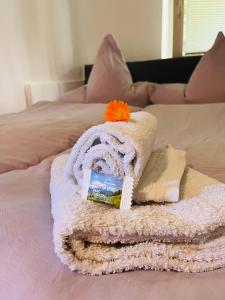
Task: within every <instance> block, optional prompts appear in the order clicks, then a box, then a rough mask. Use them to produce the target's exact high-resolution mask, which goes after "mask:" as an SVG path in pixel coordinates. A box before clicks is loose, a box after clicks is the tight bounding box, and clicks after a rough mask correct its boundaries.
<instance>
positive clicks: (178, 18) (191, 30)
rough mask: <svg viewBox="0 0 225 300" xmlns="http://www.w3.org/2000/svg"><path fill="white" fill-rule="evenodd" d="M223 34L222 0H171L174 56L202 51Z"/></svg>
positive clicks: (224, 14)
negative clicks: (221, 32) (172, 6)
mask: <svg viewBox="0 0 225 300" xmlns="http://www.w3.org/2000/svg"><path fill="white" fill-rule="evenodd" d="M219 31H223V33H224V34H225V0H174V31H173V35H174V37H173V48H174V49H173V55H174V56H181V55H195V54H200V53H204V52H205V51H207V50H208V49H209V48H211V46H212V45H213V42H214V40H215V38H216V36H217V33H218V32H219Z"/></svg>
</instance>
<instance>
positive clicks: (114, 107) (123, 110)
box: [104, 99, 130, 122]
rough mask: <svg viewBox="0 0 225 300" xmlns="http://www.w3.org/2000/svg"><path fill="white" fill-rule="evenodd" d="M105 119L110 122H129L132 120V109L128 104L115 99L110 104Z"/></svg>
mask: <svg viewBox="0 0 225 300" xmlns="http://www.w3.org/2000/svg"><path fill="white" fill-rule="evenodd" d="M104 117H105V120H106V121H109V122H118V121H124V122H128V121H129V119H130V107H129V106H128V104H127V103H126V102H124V101H122V100H116V99H114V100H112V101H110V102H109V103H108V105H107V108H106V111H105V113H104Z"/></svg>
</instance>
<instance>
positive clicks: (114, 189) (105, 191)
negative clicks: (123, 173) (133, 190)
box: [87, 171, 123, 208]
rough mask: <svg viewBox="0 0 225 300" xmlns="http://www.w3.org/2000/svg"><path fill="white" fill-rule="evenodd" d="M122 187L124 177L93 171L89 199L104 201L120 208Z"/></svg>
mask: <svg viewBox="0 0 225 300" xmlns="http://www.w3.org/2000/svg"><path fill="white" fill-rule="evenodd" d="M122 187H123V179H121V178H119V177H117V176H113V175H106V174H103V173H98V172H95V171H92V172H91V178H90V185H89V189H88V196H87V199H88V200H90V201H95V202H103V203H106V204H110V205H113V206H114V207H116V208H119V207H120V201H121V196H122Z"/></svg>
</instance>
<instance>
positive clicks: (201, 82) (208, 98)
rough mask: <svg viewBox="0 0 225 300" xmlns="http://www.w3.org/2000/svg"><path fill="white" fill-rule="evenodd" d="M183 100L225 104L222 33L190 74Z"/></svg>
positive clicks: (224, 54) (224, 48) (224, 41)
mask: <svg viewBox="0 0 225 300" xmlns="http://www.w3.org/2000/svg"><path fill="white" fill-rule="evenodd" d="M185 98H186V99H187V101H188V102H194V103H210V102H225V37H224V35H223V33H222V32H219V33H218V35H217V38H216V41H215V43H214V45H213V46H212V48H211V49H210V50H209V51H208V52H206V54H205V55H204V56H203V57H202V58H201V60H200V62H199V63H198V65H197V66H196V68H195V70H194V72H193V73H192V75H191V77H190V79H189V82H188V84H187V85H186V88H185Z"/></svg>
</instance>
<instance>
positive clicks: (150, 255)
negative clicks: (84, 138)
mask: <svg viewBox="0 0 225 300" xmlns="http://www.w3.org/2000/svg"><path fill="white" fill-rule="evenodd" d="M67 159H68V156H67V155H64V156H60V157H58V158H57V159H56V160H55V161H54V162H53V165H52V170H51V185H50V190H51V197H52V214H53V218H54V244H55V252H56V254H57V255H58V256H59V257H60V259H61V261H62V262H63V263H64V264H66V265H68V266H69V268H70V269H71V270H78V271H80V272H82V273H89V274H107V273H115V272H121V271H124V270H134V269H139V268H144V269H156V270H158V269H165V270H177V271H186V272H202V271H208V270H213V269H216V268H219V267H223V266H225V237H224V226H225V185H224V184H220V183H219V182H218V181H216V180H214V179H212V178H209V177H208V176H205V175H203V174H201V173H199V172H197V171H194V170H192V169H187V171H185V174H184V176H183V179H182V184H181V187H182V188H181V199H182V200H181V201H179V202H177V203H171V204H166V205H159V204H149V205H144V206H138V205H137V206H134V207H132V209H131V211H129V212H125V213H121V211H120V210H118V209H115V208H112V207H110V206H107V205H103V204H100V203H93V202H90V201H82V200H81V197H80V187H79V186H78V185H75V184H74V181H73V180H72V178H65V177H64V176H63V170H64V167H65V164H66V160H67ZM165 242H166V243H165ZM184 243H185V244H184Z"/></svg>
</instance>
